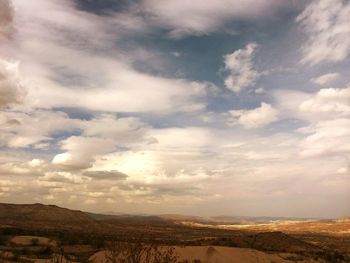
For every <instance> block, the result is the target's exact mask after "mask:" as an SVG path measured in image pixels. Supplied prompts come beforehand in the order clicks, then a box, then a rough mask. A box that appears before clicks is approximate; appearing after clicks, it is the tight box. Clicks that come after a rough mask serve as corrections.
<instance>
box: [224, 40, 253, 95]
mask: <svg viewBox="0 0 350 263" xmlns="http://www.w3.org/2000/svg"><path fill="white" fill-rule="evenodd" d="M256 48H257V44H255V43H249V44H247V46H246V47H245V48H243V49H238V50H236V51H234V52H233V53H232V54H228V55H226V56H225V57H224V62H225V68H226V69H227V70H228V71H229V75H228V76H227V77H226V78H225V86H226V88H228V89H230V90H232V91H234V92H236V93H238V92H240V91H242V90H243V89H246V88H249V87H251V86H253V85H254V84H255V82H256V80H257V79H258V77H259V73H258V72H257V71H256V70H255V69H254V64H253V58H254V54H255V51H256Z"/></svg>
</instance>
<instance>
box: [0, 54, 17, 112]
mask: <svg viewBox="0 0 350 263" xmlns="http://www.w3.org/2000/svg"><path fill="white" fill-rule="evenodd" d="M21 93H22V92H21V85H20V83H19V76H18V64H17V63H11V62H8V61H5V60H2V59H1V58H0V108H2V107H6V106H9V105H11V104H14V103H18V102H20V100H21V97H22V94H21Z"/></svg>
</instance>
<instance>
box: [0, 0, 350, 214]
mask: <svg viewBox="0 0 350 263" xmlns="http://www.w3.org/2000/svg"><path fill="white" fill-rule="evenodd" d="M349 17H350V2H349V1H347V0H316V1H311V0H310V1H309V0H308V1H307V0H246V1H237V0H210V1H200V0H193V1H182V0H167V1H162V0H135V1H132V0H35V1H28V0H12V1H10V0H0V202H11V203H34V202H41V203H50V204H57V205H60V206H64V207H69V208H75V209H81V210H88V211H96V212H108V211H114V212H123V213H139V214H140V213H148V214H162V213H182V214H192V215H248V216H262V215H265V216H296V217H340V216H345V215H349V214H350V205H349V199H350V191H349V190H350V72H349V71H350V20H349Z"/></svg>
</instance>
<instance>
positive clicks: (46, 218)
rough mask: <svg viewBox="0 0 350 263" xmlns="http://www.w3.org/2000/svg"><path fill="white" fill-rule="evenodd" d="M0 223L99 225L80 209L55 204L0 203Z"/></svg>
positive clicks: (67, 226)
mask: <svg viewBox="0 0 350 263" xmlns="http://www.w3.org/2000/svg"><path fill="white" fill-rule="evenodd" d="M0 224H1V225H3V226H11V227H17V228H24V229H28V228H30V229H39V230H42V229H66V230H91V231H93V230H98V229H99V228H100V225H99V224H98V223H97V222H96V220H94V219H93V218H91V217H90V216H88V215H87V214H85V213H84V212H82V211H78V210H70V209H66V208H62V207H58V206H55V205H43V204H20V205H18V204H4V203H0Z"/></svg>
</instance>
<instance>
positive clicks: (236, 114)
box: [228, 102, 278, 129]
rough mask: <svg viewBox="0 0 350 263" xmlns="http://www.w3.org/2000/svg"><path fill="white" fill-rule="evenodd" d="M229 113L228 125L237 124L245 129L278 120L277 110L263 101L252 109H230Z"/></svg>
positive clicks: (262, 125)
mask: <svg viewBox="0 0 350 263" xmlns="http://www.w3.org/2000/svg"><path fill="white" fill-rule="evenodd" d="M229 113H230V115H231V116H232V117H233V118H232V119H230V120H229V122H228V123H229V124H230V125H235V124H239V125H242V126H243V127H244V128H246V129H254V128H260V127H264V126H266V125H268V124H270V123H273V122H275V121H277V120H278V111H277V110H276V109H275V108H273V107H272V106H271V105H270V104H267V103H265V102H262V103H261V106H260V107H258V108H255V109H252V110H232V111H230V112H229Z"/></svg>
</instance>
